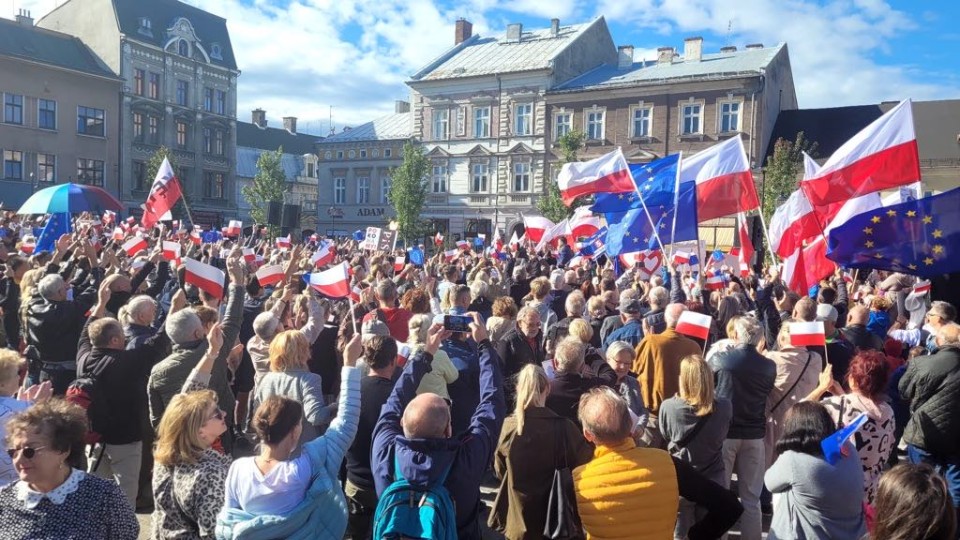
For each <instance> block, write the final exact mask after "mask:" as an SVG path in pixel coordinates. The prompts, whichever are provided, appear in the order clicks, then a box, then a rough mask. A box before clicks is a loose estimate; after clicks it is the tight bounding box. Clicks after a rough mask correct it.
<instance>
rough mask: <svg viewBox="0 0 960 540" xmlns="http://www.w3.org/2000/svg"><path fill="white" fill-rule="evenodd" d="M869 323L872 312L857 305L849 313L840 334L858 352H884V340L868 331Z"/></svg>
mask: <svg viewBox="0 0 960 540" xmlns="http://www.w3.org/2000/svg"><path fill="white" fill-rule="evenodd" d="M869 321H870V310H868V309H867V307H866V306H861V305H855V306H853V307H852V308H850V311H848V312H847V324H846V325H845V326H844V327H843V328H841V329H840V333H841V334H843V337H844V338H846V340H847V341H849V342H850V343H852V344H853V346H854V347H856V348H857V349H858V350H861V351H882V350H883V340H882V339H880V336H878V335H876V334H874V333H873V332H871V331H869V330H867V323H868V322H869Z"/></svg>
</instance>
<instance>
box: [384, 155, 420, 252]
mask: <svg viewBox="0 0 960 540" xmlns="http://www.w3.org/2000/svg"><path fill="white" fill-rule="evenodd" d="M429 171H430V160H429V159H428V158H427V157H426V156H424V155H423V149H422V148H421V147H420V146H418V145H415V144H413V141H407V142H406V143H405V144H404V145H403V163H401V164H400V166H399V167H395V168H394V169H393V170H392V171H391V173H390V178H391V179H392V180H393V182H392V183H391V184H390V191H389V193H387V200H389V201H390V204H392V205H393V209H394V211H395V212H396V214H397V218H396V220H397V234H398V235H399V237H400V238H403V239H404V241H405V242H406V241H407V240H408V239H410V238H417V237H419V236H421V235H422V234H426V232H427V231H425V230H424V229H425V227H424V223H423V220H422V219H421V214H422V213H423V205H424V204H425V203H426V201H427V174H428V173H429Z"/></svg>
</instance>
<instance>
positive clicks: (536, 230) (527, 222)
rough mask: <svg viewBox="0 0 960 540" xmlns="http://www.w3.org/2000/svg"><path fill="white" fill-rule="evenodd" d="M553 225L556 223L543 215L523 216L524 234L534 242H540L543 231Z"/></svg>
mask: <svg viewBox="0 0 960 540" xmlns="http://www.w3.org/2000/svg"><path fill="white" fill-rule="evenodd" d="M553 226H554V223H553V222H552V221H550V220H549V219H547V218H545V217H543V216H523V227H524V229H526V232H525V233H524V234H525V235H526V237H527V238H529V239H530V240H532V241H534V242H539V241H540V239H541V238H543V233H544V232H546V231H547V230H548V229H550V228H551V227H553Z"/></svg>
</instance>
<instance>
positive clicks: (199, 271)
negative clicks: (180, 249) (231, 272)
mask: <svg viewBox="0 0 960 540" xmlns="http://www.w3.org/2000/svg"><path fill="white" fill-rule="evenodd" d="M182 261H183V265H184V267H185V268H186V274H185V275H184V280H185V281H186V282H187V283H190V284H192V285H194V286H195V287H196V288H198V289H200V290H201V291H204V292H205V293H207V294H209V295H210V296H213V297H214V298H222V297H223V281H224V279H225V278H226V274H224V272H223V270H220V269H219V268H217V267H215V266H210V265H209V264H206V263H202V262H200V261H197V260H194V259H191V258H189V257H185V258H183V259H182Z"/></svg>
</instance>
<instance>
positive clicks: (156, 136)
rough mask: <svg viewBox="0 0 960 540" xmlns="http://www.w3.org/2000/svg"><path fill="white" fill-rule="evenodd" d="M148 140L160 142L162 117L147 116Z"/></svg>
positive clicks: (151, 142) (155, 142)
mask: <svg viewBox="0 0 960 540" xmlns="http://www.w3.org/2000/svg"><path fill="white" fill-rule="evenodd" d="M147 142H148V143H150V144H160V117H159V116H154V115H152V114H151V115H150V116H148V117H147Z"/></svg>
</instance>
